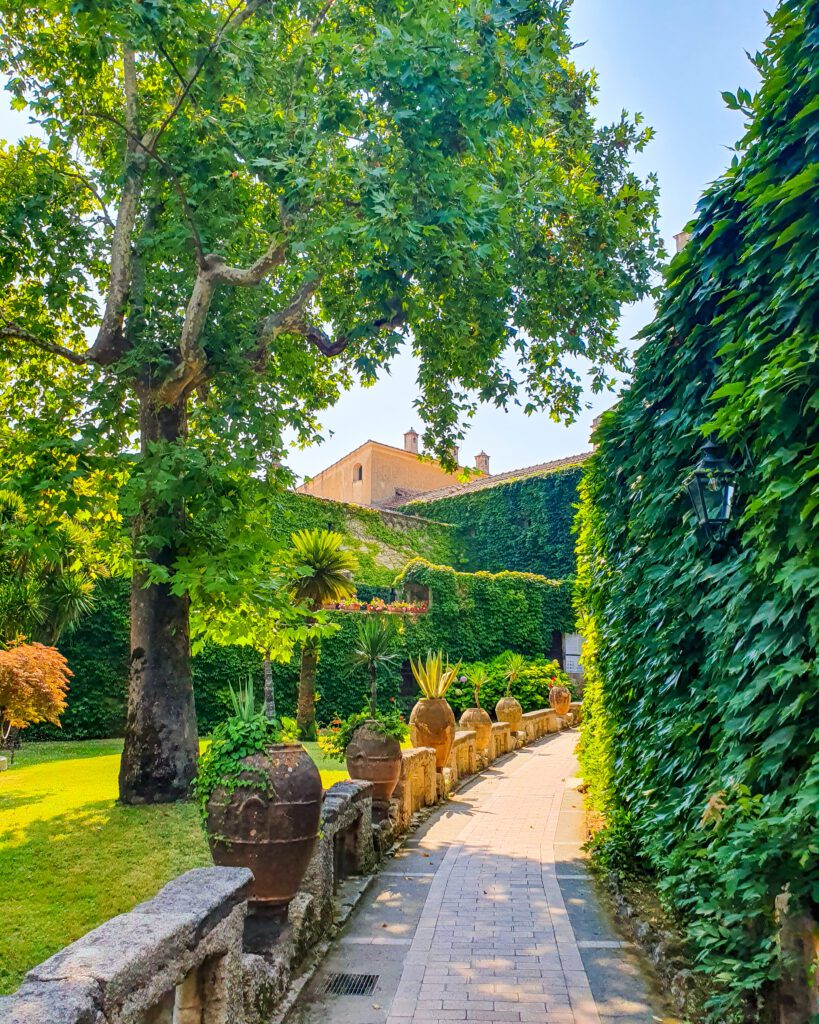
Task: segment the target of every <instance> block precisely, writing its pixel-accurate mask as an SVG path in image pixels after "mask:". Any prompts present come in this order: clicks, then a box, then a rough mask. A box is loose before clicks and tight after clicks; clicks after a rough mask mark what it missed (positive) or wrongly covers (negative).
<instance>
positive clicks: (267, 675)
mask: <svg viewBox="0 0 819 1024" xmlns="http://www.w3.org/2000/svg"><path fill="white" fill-rule="evenodd" d="M262 669H263V671H264V714H265V718H268V719H273V718H275V717H276V689H275V684H274V683H273V669H272V667H271V665H270V651H265V652H264V662H263V664H262Z"/></svg>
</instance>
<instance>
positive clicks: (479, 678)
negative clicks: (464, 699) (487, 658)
mask: <svg viewBox="0 0 819 1024" xmlns="http://www.w3.org/2000/svg"><path fill="white" fill-rule="evenodd" d="M488 682H489V673H488V672H487V671H486V669H485V668H484V667H483V665H476V666H475V667H474V668H473V669H472V671H471V672H470V673H469V685H470V686H471V687H472V692H473V693H474V695H475V707H476V708H479V707H480V706H481V690H482V688H483V687H484V686H486V684H487V683H488Z"/></svg>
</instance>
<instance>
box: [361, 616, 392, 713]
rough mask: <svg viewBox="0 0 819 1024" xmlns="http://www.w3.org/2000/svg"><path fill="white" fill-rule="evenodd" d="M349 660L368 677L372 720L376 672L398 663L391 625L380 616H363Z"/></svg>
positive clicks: (375, 706) (375, 691) (376, 692)
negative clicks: (363, 669)
mask: <svg viewBox="0 0 819 1024" xmlns="http://www.w3.org/2000/svg"><path fill="white" fill-rule="evenodd" d="M350 660H351V661H352V663H353V665H358V666H360V667H362V668H365V669H366V670H367V675H368V676H369V677H370V714H371V715H372V716H373V718H374V717H375V715H376V714H377V711H378V706H377V699H378V670H379V668H390V667H391V666H393V665H395V664H397V662H398V655H397V653H396V651H395V627H394V625H393V623H392V622H390V621H389V619H386V618H384V617H383V616H380V615H365V616H364V618H363V619H362V620H361V621H360V622H359V623H358V631H357V635H356V645H355V647H354V648H353V653H352V655H351V658H350Z"/></svg>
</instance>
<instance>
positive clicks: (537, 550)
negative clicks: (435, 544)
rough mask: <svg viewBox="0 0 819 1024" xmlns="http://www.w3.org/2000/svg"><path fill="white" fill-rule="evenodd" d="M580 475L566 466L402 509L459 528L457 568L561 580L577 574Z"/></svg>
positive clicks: (580, 471) (573, 468)
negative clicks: (575, 531)
mask: <svg viewBox="0 0 819 1024" xmlns="http://www.w3.org/2000/svg"><path fill="white" fill-rule="evenodd" d="M581 474H582V466H581V465H580V464H578V465H575V466H567V467H566V468H561V469H555V470H552V471H550V472H546V473H539V474H536V475H533V476H528V477H523V478H521V479H518V480H510V481H508V482H504V483H497V484H495V485H494V486H492V487H485V488H483V489H481V490H476V491H466V492H464V493H463V494H456V495H452V496H451V497H448V498H439V499H438V500H437V501H416V502H413V503H412V504H410V505H406V506H404V510H405V511H407V512H411V513H413V514H415V515H419V516H429V517H430V518H431V519H439V520H442V521H443V522H446V523H455V524H457V525H458V526H459V527H460V528H461V531H460V542H461V544H462V545H463V552H464V558H463V560H462V562H461V565H460V567H461V568H464V569H468V570H470V571H471V572H476V571H478V570H480V569H485V570H487V571H488V572H501V571H502V570H504V569H510V570H514V571H516V572H533V573H538V574H539V575H541V576H548V577H549V578H550V579H565V578H566V577H567V576H571V575H573V574H574V571H575V554H574V535H573V533H572V525H573V521H574V516H575V506H576V505H577V500H578V497H577V488H578V484H579V482H580V477H581ZM450 564H455V565H457V563H450Z"/></svg>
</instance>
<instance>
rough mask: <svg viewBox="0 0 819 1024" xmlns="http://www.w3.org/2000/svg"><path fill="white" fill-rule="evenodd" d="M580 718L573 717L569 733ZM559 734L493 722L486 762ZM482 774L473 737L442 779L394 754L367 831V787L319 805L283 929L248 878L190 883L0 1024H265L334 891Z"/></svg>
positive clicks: (467, 732)
mask: <svg viewBox="0 0 819 1024" xmlns="http://www.w3.org/2000/svg"><path fill="white" fill-rule="evenodd" d="M581 710H582V705H580V704H579V703H574V704H573V705H572V708H571V712H572V713H571V716H570V717H571V719H572V721H574V722H577V721H579V718H580V714H581ZM568 724H569V723H568V721H567V720H566V719H561V718H560V717H559V716H558V715H557V714H556V713H555V712H554V711H553V710H551V709H543V710H540V711H532V712H529V713H528V714H526V715H524V716H523V722H522V728H521V729H520V730H519V731H518V732H515V733H513V732H511V730H510V727H509V725H508V724H507V723H505V722H496V723H494V724H493V726H492V737H491V743H490V749H489V761H490V762H491V761H493V760H495V758H498V757H502V756H503V755H505V754H508V753H511V752H512V751H513V750H515V749H516V748H517V747H518V746H520V745H522V744H524V743H531V742H533V741H535V740H537V739H540V738H542V737H543V736H545V735H547V734H548V733H551V732H557V731H558V730H559V729H561V728H565V727H566V725H568ZM484 763H485V759H484V758H480V760H479V758H478V751H477V745H476V737H475V732H474V731H472V730H471V729H462V730H459V731H458V732H457V733H456V735H455V740H454V743H453V747H452V752H451V754H450V757H449V761H448V764H447V765H446V767H445V768H444V769H442V770H441V771H436V767H435V751H434V750H432V749H430V748H427V747H420V748H415V749H412V750H405V751H403V752H402V757H401V774H400V779H399V782H398V786H397V788H396V791H395V794H394V796H393V800H392V801H391V804H390V809H389V815H388V816H387V817H385V818H383V820H382V819H381V818H380V819H379V822H378V823H377V824H375V825H374V823H373V802H372V785H371V784H370V783H369V782H358V781H352V780H350V781H347V782H339V783H336V785H335V786H332V787H331V788H330V789H329V790H327V792H326V793H325V797H324V805H323V809H322V820H321V832H320V837H319V840H318V842H317V843H316V848H315V851H314V853H313V857H312V859H311V861H310V865H309V867H308V869H307V873H306V875H305V878H304V881H303V883H302V887H301V889H300V890H299V892H298V894H297V895H296V897H295V898H294V900H293V901H292V903H291V904H290V907H289V909H288V912H287V918H286V920H283V921H282V920H280V919H273V918H266V917H264V916H263V915H256V914H253V913H248V907H247V894H248V891H249V888H250V884H251V882H252V876H251V874H250V872H249V871H248V870H246V869H244V868H199V869H196V870H194V871H188V872H187V873H186V874H184V875H180V876H179V878H176V879H174V880H173V881H172V882H169V883H168V885H166V886H165V887H164V888H163V889H161V890H160V892H159V893H158V894H157V895H156V896H155V897H154V899H152V900H149V901H148V902H147V903H143V904H140V906H138V907H136V908H134V910H132V911H130V913H128V914H122V915H121V916H119V917H115V918H112V919H111V920H110V921H106V922H105V924H103V925H101V926H100V927H99V928H97V929H95V930H94V931H92V932H89V933H88V935H86V936H84V937H83V938H81V939H79V940H78V941H77V942H74V943H72V945H70V946H67V947H66V948H65V949H63V950H61V951H60V952H59V953H57V954H56V955H55V956H53V957H51V959H49V960H46V961H45V963H43V964H40V965H39V967H35V968H34V969H33V970H31V971H30V972H29V973H28V974H27V975H26V978H25V980H24V983H23V985H22V986H21V987H20V988H19V989H18V991H17V992H16V993H14V995H11V996H6V997H3V998H0V1024H267V1022H268V1021H269V1020H270V1019H271V1016H272V1015H273V1014H274V1012H276V1008H277V1007H279V1006H280V1005H281V1001H282V999H283V997H284V996H285V995H286V993H287V991H288V989H289V988H290V986H291V983H292V981H293V978H294V976H295V974H296V973H297V972H298V971H299V970H300V969H301V968H302V965H303V963H304V961H305V958H306V956H307V955H308V954H309V952H310V951H311V950H312V949H314V948H315V947H316V946H317V945H318V944H319V943H320V942H321V941H323V940H326V938H327V936H328V935H329V934H331V932H332V929H333V926H334V921H335V920H336V919H337V912H338V904H339V901H340V900H344V901H347V906H348V907H349V905H350V902H349V901H350V900H351V896H350V895H349V892H348V894H347V895H346V896H345V895H344V894H343V893H342V892H341V888H342V886H344V887H347V888H348V889H349V887H350V886H353V887H355V886H356V885H357V886H358V891H363V887H364V885H365V884H366V875H367V873H368V872H370V871H371V870H372V868H373V867H374V865H375V863H376V861H377V859H378V857H379V855H381V854H383V853H384V851H385V849H386V848H387V846H388V845H389V844H390V843H391V842H392V841H393V840H394V838H395V836H397V835H401V834H403V833H405V832H406V831H408V829H409V828H410V827H411V824H412V816H413V814H415V813H416V812H418V811H420V810H421V809H422V808H425V807H431V806H433V805H434V804H436V803H437V802H438V801H439V800H440V799H443V798H445V797H446V795H447V794H448V793H449V792H451V790H452V789H453V788H454V787H455V786H456V785H457V784H458V783H459V782H460V781H462V780H463V779H465V778H468V777H469V776H470V775H474V774H475V773H476V772H477V771H478V769H479V767H480V766H482V765H483V764H484ZM355 876H365V878H364V882H363V883H358V882H356V880H355ZM345 880H347V881H345Z"/></svg>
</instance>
